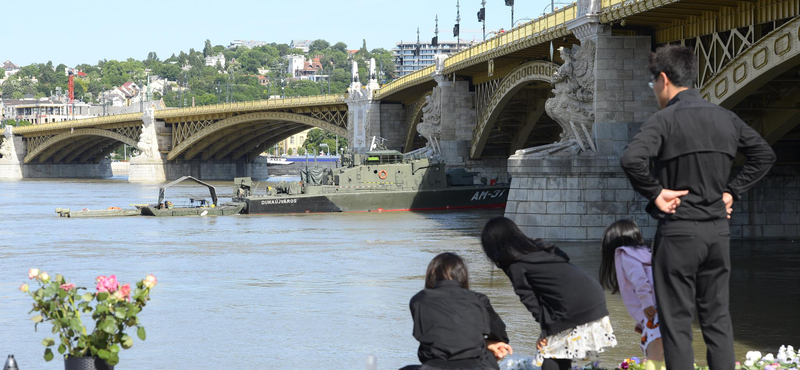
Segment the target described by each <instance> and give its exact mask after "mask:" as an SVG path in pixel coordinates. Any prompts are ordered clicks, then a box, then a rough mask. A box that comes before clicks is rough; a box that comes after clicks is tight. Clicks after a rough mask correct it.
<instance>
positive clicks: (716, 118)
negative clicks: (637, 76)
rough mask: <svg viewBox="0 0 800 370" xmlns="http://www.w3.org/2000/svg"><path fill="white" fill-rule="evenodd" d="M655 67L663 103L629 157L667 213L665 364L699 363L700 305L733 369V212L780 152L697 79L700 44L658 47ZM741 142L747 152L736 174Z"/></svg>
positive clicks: (660, 241)
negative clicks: (710, 97)
mask: <svg viewBox="0 0 800 370" xmlns="http://www.w3.org/2000/svg"><path fill="white" fill-rule="evenodd" d="M649 69H650V72H651V74H652V76H653V77H652V79H651V80H650V86H651V87H652V88H653V91H654V92H655V95H656V99H657V100H658V104H659V106H660V108H661V110H660V111H659V112H657V113H655V114H653V116H651V117H650V119H648V120H647V122H645V123H644V124H643V125H642V127H641V130H640V131H639V133H638V134H637V135H636V136H635V137H634V138H633V139H632V140H631V141H630V143H628V147H627V148H626V149H625V152H624V153H623V154H622V160H621V164H622V168H623V169H624V170H625V173H626V174H627V175H628V178H629V179H630V181H631V184H632V185H633V188H634V189H635V190H636V191H637V192H638V193H639V194H641V195H643V196H644V197H645V198H647V199H648V200H650V203H649V204H648V205H647V211H648V213H650V214H651V215H652V216H653V217H655V218H657V219H659V226H658V231H657V232H656V237H655V243H654V244H655V245H654V247H653V279H654V280H655V293H656V305H657V306H658V312H659V321H660V325H661V327H660V328H661V335H662V337H663V343H664V352H665V360H666V364H667V367H668V368H669V369H671V370H674V369H678V370H685V369H693V368H694V367H693V362H694V351H693V349H692V321H693V315H694V309H695V307H696V308H697V312H698V314H699V316H700V317H699V318H700V326H701V329H702V330H703V337H704V338H705V341H706V345H707V346H708V353H707V358H708V364H709V366H710V367H711V369H712V370H717V369H725V370H730V369H733V368H734V363H735V358H734V352H733V329H732V325H731V318H730V313H729V309H728V304H729V288H728V285H729V284H728V283H729V278H730V269H731V265H730V253H729V250H730V229H729V225H728V221H727V220H726V218H730V214H731V212H732V206H733V202H734V201H735V200H739V199H740V197H741V196H742V195H743V194H744V193H745V192H747V190H749V189H750V188H752V187H753V186H754V185H755V184H756V182H758V181H759V180H760V179H761V178H762V177H764V175H766V173H767V171H769V169H770V167H771V166H772V164H773V163H774V162H775V154H774V153H773V151H772V149H771V148H770V146H769V144H767V142H766V141H765V140H764V139H763V138H762V137H761V136H760V135H759V134H758V133H757V132H756V131H755V130H753V129H752V128H750V126H748V125H747V124H746V123H744V122H743V121H742V120H741V119H739V117H737V116H736V114H734V113H733V112H731V111H728V110H726V109H724V108H722V107H719V106H717V105H714V104H711V103H708V102H706V101H705V100H703V98H702V97H701V96H700V94H699V93H698V91H697V90H695V89H692V88H690V87H691V86H694V85H695V83H696V76H697V59H696V58H695V56H694V52H693V51H692V50H691V49H689V48H686V47H680V46H665V47H662V48H659V49H658V50H657V51H656V52H655V53H653V54H651V56H650V66H649ZM737 150H738V151H739V152H741V153H742V154H744V156H745V158H746V160H747V161H746V162H745V164H744V167H742V169H741V170H740V171H739V173H738V174H737V175H736V176H735V177H734V178H733V179H730V172H731V167H732V165H733V161H734V159H735V157H736V152H737ZM651 158H653V159H655V170H654V173H651V172H650V167H649V163H650V159H651ZM729 179H730V180H729Z"/></svg>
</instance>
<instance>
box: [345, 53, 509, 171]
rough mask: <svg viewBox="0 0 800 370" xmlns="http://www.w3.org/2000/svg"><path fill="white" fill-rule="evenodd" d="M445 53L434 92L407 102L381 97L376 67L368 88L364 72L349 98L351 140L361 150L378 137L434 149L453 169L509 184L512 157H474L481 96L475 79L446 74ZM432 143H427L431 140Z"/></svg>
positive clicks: (400, 145)
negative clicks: (460, 169) (477, 109)
mask: <svg viewBox="0 0 800 370" xmlns="http://www.w3.org/2000/svg"><path fill="white" fill-rule="evenodd" d="M445 58H446V56H445V55H437V69H436V71H435V72H434V75H433V77H432V79H433V82H434V84H433V86H432V88H431V90H428V91H427V92H425V93H423V94H421V95H418V96H414V97H413V98H412V99H411V100H408V101H404V102H403V103H396V102H387V101H381V100H380V99H378V98H376V96H375V93H376V92H377V91H378V88H379V86H378V83H377V80H376V79H374V77H375V74H374V66H371V71H372V72H370V75H371V79H370V81H369V83H368V85H367V86H362V85H361V84H360V83H359V82H358V74H357V73H358V72H357V70H356V69H355V68H356V67H355V66H354V67H353V68H354V69H353V74H354V76H356V77H355V78H354V80H353V83H352V84H351V86H350V90H349V96H348V99H347V104H348V110H349V117H348V118H349V121H348V134H349V142H350V143H351V145H352V147H353V149H354V150H355V151H356V152H364V151H367V150H369V148H370V146H371V144H372V141H371V140H372V137H373V136H378V137H381V138H383V139H385V141H384V142H383V144H384V145H385V146H386V148H387V149H394V150H398V151H401V152H406V153H407V152H411V151H414V150H423V151H424V149H423V148H420V147H423V146H425V147H426V148H428V152H427V153H429V154H430V153H434V152H435V154H438V156H439V157H440V158H441V159H442V160H444V162H445V163H446V165H447V168H455V167H463V168H465V169H466V170H467V171H471V172H477V173H478V176H477V177H476V179H475V181H476V182H480V178H481V177H485V178H487V179H497V180H498V181H501V182H505V181H507V179H508V171H507V168H506V162H507V158H506V157H501V158H482V159H471V158H470V147H471V145H472V142H473V135H474V130H475V127H476V122H477V113H476V109H475V108H476V107H475V101H476V94H475V91H474V89H473V88H472V86H471V82H470V81H467V80H462V79H456V78H454V77H453V76H452V75H445V74H443V73H442V69H441V68H440V66H442V65H443V61H444V59H445ZM426 141H427V144H426Z"/></svg>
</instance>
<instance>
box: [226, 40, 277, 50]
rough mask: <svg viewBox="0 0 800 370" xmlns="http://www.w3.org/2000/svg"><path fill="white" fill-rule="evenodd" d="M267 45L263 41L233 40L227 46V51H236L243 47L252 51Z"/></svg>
mask: <svg viewBox="0 0 800 370" xmlns="http://www.w3.org/2000/svg"><path fill="white" fill-rule="evenodd" d="M264 45H269V44H267V43H266V42H264V41H255V40H233V41H231V44H230V45H228V49H236V48H238V47H245V48H248V49H252V48H255V47H259V46H264Z"/></svg>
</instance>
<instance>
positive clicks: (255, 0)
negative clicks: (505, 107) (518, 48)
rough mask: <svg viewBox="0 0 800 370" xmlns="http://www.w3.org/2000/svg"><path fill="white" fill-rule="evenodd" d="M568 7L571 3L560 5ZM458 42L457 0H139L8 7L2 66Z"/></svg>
mask: <svg viewBox="0 0 800 370" xmlns="http://www.w3.org/2000/svg"><path fill="white" fill-rule="evenodd" d="M555 3H556V7H563V5H559V3H560V4H565V3H567V1H566V0H556V1H555ZM460 4H461V39H462V40H468V41H469V40H473V39H474V40H477V41H480V40H482V37H483V36H482V30H481V23H479V22H478V20H477V16H476V13H477V12H478V9H480V7H481V0H461V1H460ZM549 7H550V0H516V1H515V6H514V19H515V20H519V19H522V18H536V17H538V16H540V15H541V14H542V12H543V11H544V10H545V8H548V9H547V12H548V13H549V12H550V9H549ZM437 14H438V15H439V32H440V34H439V40H441V41H445V40H453V39H454V38H453V37H452V36H453V34H452V29H453V25H454V24H455V19H456V0H338V1H337V0H288V1H287V0H223V1H219V0H217V1H208V0H192V1H176V0H138V1H107V0H104V1H100V0H72V1H67V2H64V1H54V0H44V1H42V0H40V1H31V0H28V1H19V0H16V1H3V2H2V4H1V5H0V17H2V19H3V21H4V22H3V28H4V31H3V32H0V62H2V61H4V60H10V61H12V62H14V63H15V64H17V65H20V66H24V65H28V64H31V63H46V62H47V61H52V62H53V64H55V65H58V64H59V63H64V64H66V65H68V66H71V67H72V66H76V65H78V64H81V63H88V64H96V63H97V61H98V60H102V59H107V60H112V59H116V60H125V59H128V58H134V59H138V60H142V59H145V58H146V57H147V54H148V53H149V52H151V51H155V52H156V53H157V54H158V56H159V58H161V59H165V58H168V57H169V56H170V55H172V54H173V53H175V54H178V53H179V52H180V51H181V50H183V51H188V50H189V49H190V48H194V49H195V50H202V49H203V44H204V42H205V40H206V39H210V40H211V43H212V45H224V46H228V45H229V44H230V42H231V41H233V40H236V39H243V40H257V41H266V42H276V43H279V44H280V43H286V44H288V43H289V42H290V41H291V40H293V39H303V40H304V39H308V40H315V39H324V40H327V41H328V42H330V43H331V44H334V43H336V42H338V41H342V42H344V43H346V44H347V45H348V48H349V49H358V48H360V47H361V43H362V40H363V39H366V42H367V48H368V49H370V50H372V49H375V48H380V47H382V48H386V49H391V48H392V47H394V46H395V43H397V42H399V41H401V40H402V41H416V37H417V35H416V30H417V27H419V29H420V40H422V41H423V42H425V41H426V40H427V42H430V39H431V37H433V36H434V28H435V17H436V15H437ZM510 25H511V7H508V6H506V5H505V2H504V0H486V32H487V33H488V32H490V31H493V30H498V29H499V28H501V27H502V28H505V29H509V28H510V27H509V26H510Z"/></svg>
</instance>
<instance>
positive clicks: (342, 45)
mask: <svg viewBox="0 0 800 370" xmlns="http://www.w3.org/2000/svg"><path fill="white" fill-rule="evenodd" d="M331 48H332V49H336V50H339V51H341V52H342V53H347V44H345V43H343V42H341V41H339V42H337V43H336V44H335V45H333V46H332V47H331Z"/></svg>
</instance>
